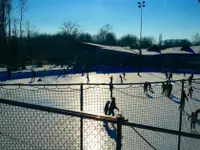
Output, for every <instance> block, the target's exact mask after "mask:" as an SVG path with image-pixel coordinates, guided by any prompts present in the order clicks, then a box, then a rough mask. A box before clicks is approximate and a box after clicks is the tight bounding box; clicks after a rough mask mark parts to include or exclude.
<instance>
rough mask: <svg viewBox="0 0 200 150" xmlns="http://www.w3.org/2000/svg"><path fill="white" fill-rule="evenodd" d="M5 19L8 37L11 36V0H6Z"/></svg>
mask: <svg viewBox="0 0 200 150" xmlns="http://www.w3.org/2000/svg"><path fill="white" fill-rule="evenodd" d="M6 8H7V20H8V37H9V39H10V37H11V11H12V0H7V7H6Z"/></svg>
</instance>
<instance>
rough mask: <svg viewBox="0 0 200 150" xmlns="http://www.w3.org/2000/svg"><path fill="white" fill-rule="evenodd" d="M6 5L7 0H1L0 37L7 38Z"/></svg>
mask: <svg viewBox="0 0 200 150" xmlns="http://www.w3.org/2000/svg"><path fill="white" fill-rule="evenodd" d="M6 6H7V0H0V38H3V39H4V38H6Z"/></svg>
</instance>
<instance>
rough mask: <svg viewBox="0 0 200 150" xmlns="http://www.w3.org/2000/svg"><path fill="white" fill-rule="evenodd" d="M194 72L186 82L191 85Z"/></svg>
mask: <svg viewBox="0 0 200 150" xmlns="http://www.w3.org/2000/svg"><path fill="white" fill-rule="evenodd" d="M193 77H194V74H191V76H190V77H189V78H188V84H189V85H192V80H193Z"/></svg>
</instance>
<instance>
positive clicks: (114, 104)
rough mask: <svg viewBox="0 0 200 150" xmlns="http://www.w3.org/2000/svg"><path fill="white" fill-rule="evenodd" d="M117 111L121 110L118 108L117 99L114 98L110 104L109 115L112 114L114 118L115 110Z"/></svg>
mask: <svg viewBox="0 0 200 150" xmlns="http://www.w3.org/2000/svg"><path fill="white" fill-rule="evenodd" d="M115 109H117V110H118V111H119V108H118V107H117V106H116V103H115V97H112V101H111V103H110V108H109V115H111V114H112V116H114V115H115V112H114V110H115Z"/></svg>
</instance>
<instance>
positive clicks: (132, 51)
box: [85, 43, 139, 54]
mask: <svg viewBox="0 0 200 150" xmlns="http://www.w3.org/2000/svg"><path fill="white" fill-rule="evenodd" d="M85 44H89V45H93V46H97V47H99V48H101V49H104V50H111V51H118V52H124V53H132V54H139V51H138V50H137V49H130V48H129V47H120V46H106V45H101V44H94V43H85Z"/></svg>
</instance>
